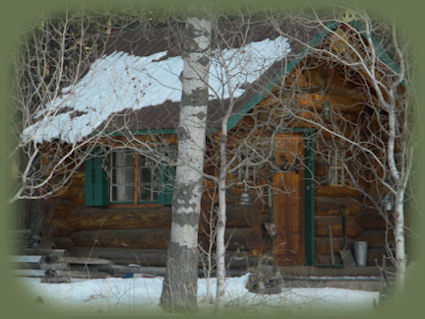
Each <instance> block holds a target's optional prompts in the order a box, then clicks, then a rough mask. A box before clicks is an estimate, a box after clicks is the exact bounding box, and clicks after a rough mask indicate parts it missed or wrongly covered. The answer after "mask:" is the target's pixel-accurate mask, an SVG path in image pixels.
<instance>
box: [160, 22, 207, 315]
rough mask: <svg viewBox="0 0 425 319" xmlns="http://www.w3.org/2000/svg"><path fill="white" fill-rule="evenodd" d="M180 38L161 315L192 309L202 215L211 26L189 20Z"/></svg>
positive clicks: (195, 302)
mask: <svg viewBox="0 0 425 319" xmlns="http://www.w3.org/2000/svg"><path fill="white" fill-rule="evenodd" d="M186 33H187V34H186V37H185V40H184V55H183V62H184V66H183V73H182V88H183V92H182V100H181V107H180V122H179V127H178V128H177V135H178V139H179V143H178V161H179V165H178V166H177V170H176V183H175V189H174V193H173V204H172V225H171V235H170V243H169V246H168V259H167V271H166V274H165V278H164V282H163V287H162V294H161V300H160V303H161V307H162V308H163V309H164V310H165V311H178V312H193V311H196V309H197V280H198V259H199V256H198V226H199V217H200V211H201V196H202V179H203V166H204V152H205V127H206V119H207V104H208V72H209V54H210V41H211V40H210V38H211V24H210V22H209V21H207V20H205V19H198V18H188V19H187V21H186Z"/></svg>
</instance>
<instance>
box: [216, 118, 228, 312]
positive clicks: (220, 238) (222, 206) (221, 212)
mask: <svg viewBox="0 0 425 319" xmlns="http://www.w3.org/2000/svg"><path fill="white" fill-rule="evenodd" d="M226 144H227V121H224V120H223V123H222V132H221V136H220V176H219V180H218V200H219V208H218V216H217V217H218V218H217V248H216V255H217V291H216V307H217V308H218V309H220V308H221V307H222V305H223V301H224V292H225V280H226V267H225V255H226V247H225V242H224V234H225V231H226V175H227V174H226V173H227V169H226V165H227V161H226V156H227V153H226Z"/></svg>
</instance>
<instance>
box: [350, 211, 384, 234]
mask: <svg viewBox="0 0 425 319" xmlns="http://www.w3.org/2000/svg"><path fill="white" fill-rule="evenodd" d="M355 218H356V222H357V223H358V224H359V225H360V226H361V227H362V228H363V229H365V230H373V229H380V230H382V229H385V227H386V223H385V220H384V218H383V217H382V216H380V215H379V213H378V212H377V211H375V210H371V209H367V210H363V211H362V212H361V213H360V214H358V215H357V216H356V217H355Z"/></svg>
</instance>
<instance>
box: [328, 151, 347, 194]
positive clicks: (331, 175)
mask: <svg viewBox="0 0 425 319" xmlns="http://www.w3.org/2000/svg"><path fill="white" fill-rule="evenodd" d="M342 161H343V156H342V154H341V152H340V151H339V150H330V151H329V152H328V165H329V168H328V181H329V185H335V186H342V185H344V182H345V175H344V166H343V165H342Z"/></svg>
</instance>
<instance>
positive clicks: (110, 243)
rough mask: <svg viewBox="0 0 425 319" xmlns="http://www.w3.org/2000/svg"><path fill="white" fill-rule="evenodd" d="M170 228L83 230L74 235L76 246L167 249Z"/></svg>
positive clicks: (73, 239)
mask: <svg viewBox="0 0 425 319" xmlns="http://www.w3.org/2000/svg"><path fill="white" fill-rule="evenodd" d="M169 237H170V229H169V228H154V229H127V230H115V229H112V230H98V231H95V230H94V231H90V230H83V231H80V232H77V233H75V234H74V235H72V237H71V239H72V241H73V242H74V244H75V246H82V247H115V248H118V247H126V248H131V249H133V248H139V249H167V247H168V241H169Z"/></svg>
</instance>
